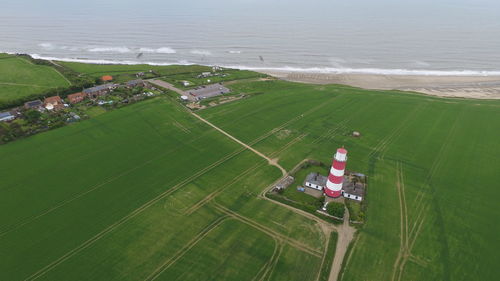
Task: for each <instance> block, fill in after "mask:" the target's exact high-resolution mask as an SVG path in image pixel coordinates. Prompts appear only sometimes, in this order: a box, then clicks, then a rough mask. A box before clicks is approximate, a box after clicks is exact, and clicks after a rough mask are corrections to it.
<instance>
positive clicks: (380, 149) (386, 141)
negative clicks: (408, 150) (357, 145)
mask: <svg viewBox="0 0 500 281" xmlns="http://www.w3.org/2000/svg"><path fill="white" fill-rule="evenodd" d="M422 109H423V105H422V104H420V105H418V106H416V107H415V108H414V109H413V110H412V111H411V112H410V114H408V115H407V116H406V118H405V119H404V120H403V121H402V122H401V124H400V125H399V126H398V127H396V128H395V129H394V130H392V132H391V133H390V134H389V135H387V136H385V137H384V138H383V139H382V140H381V141H380V142H379V143H378V144H377V145H376V146H375V147H374V148H373V149H372V151H371V152H370V153H369V154H368V157H373V156H377V157H378V158H379V159H384V157H385V154H386V149H387V147H388V146H389V145H390V144H391V143H392V142H393V141H394V139H396V138H398V137H399V136H400V135H401V134H402V133H403V130H404V129H405V128H406V126H407V125H408V121H409V120H411V119H412V118H413V117H414V116H415V115H416V114H417V113H418V112H419V111H421V110H422Z"/></svg>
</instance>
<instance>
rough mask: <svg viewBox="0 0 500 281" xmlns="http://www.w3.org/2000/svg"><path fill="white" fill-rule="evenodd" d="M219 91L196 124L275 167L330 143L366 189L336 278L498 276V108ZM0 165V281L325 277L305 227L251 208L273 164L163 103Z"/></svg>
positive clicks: (5, 152) (99, 69)
mask: <svg viewBox="0 0 500 281" xmlns="http://www.w3.org/2000/svg"><path fill="white" fill-rule="evenodd" d="M66 66H69V64H66ZM71 67H72V68H73V69H74V70H77V71H79V72H83V73H86V74H87V75H95V76H96V77H98V76H99V75H101V74H114V73H128V74H130V73H135V72H136V71H137V70H138V69H140V68H137V66H126V67H124V66H94V65H93V66H90V65H83V64H74V65H72V66H71ZM120 67H123V68H120ZM148 67H149V66H148ZM166 69H167V68H166ZM144 70H145V69H144ZM184 70H186V71H187V72H188V70H189V69H184ZM184 70H183V69H182V67H177V68H176V70H175V71H177V73H182V71H184ZM113 71H114V72H113ZM164 71H165V72H164V74H165V75H167V74H168V71H167V70H164ZM172 71H174V70H173V68H172ZM110 72H111V73H110ZM171 74H173V72H172V73H171ZM229 87H231V88H232V89H233V90H234V91H235V92H244V93H249V94H250V95H249V97H248V98H246V99H241V100H238V101H235V102H232V103H226V104H223V105H219V106H217V107H212V108H208V109H205V110H201V111H198V112H197V113H198V114H200V115H201V116H202V117H204V118H206V119H208V120H209V121H211V122H213V123H214V124H216V125H217V126H219V127H220V128H222V129H224V130H225V131H227V132H229V133H231V134H232V135H234V136H236V137H237V138H238V139H240V140H242V141H244V142H246V143H250V144H252V146H253V147H254V148H256V149H258V150H259V151H260V152H262V153H264V154H265V155H267V156H268V157H270V158H273V159H278V160H279V163H280V164H281V165H282V166H284V167H285V168H286V169H287V170H290V169H292V168H293V167H294V166H296V165H297V164H298V163H299V162H301V161H302V160H304V159H306V158H309V159H315V160H318V161H321V162H323V163H330V161H331V157H332V154H333V152H334V151H335V149H336V148H338V147H339V146H342V145H344V146H345V147H346V148H347V149H348V151H349V161H348V164H347V169H349V170H353V171H357V172H361V173H364V174H366V175H367V176H368V194H367V199H366V200H367V201H366V204H367V212H366V223H365V224H364V225H363V226H362V227H361V229H360V230H359V231H358V234H357V236H356V239H355V240H354V244H353V246H352V248H351V251H350V252H349V253H350V254H349V255H348V257H347V258H346V259H345V260H344V265H345V267H344V269H343V275H342V280H496V279H497V277H498V276H500V271H499V270H500V269H498V268H497V267H496V264H497V263H498V261H499V258H498V257H499V255H498V252H499V251H500V238H499V237H498V235H497V234H498V233H500V226H498V225H497V224H496V223H495V222H496V221H497V217H498V216H499V215H500V207H499V205H498V203H497V202H496V200H495V199H496V196H497V195H500V191H499V190H498V188H496V187H497V186H498V181H499V180H500V174H499V173H498V168H499V167H500V141H499V140H500V135H499V133H498V132H500V102H498V101H477V100H460V99H439V98H431V97H428V96H423V95H417V94H409V93H399V92H382V91H368V90H361V89H355V88H351V87H347V86H337V85H328V86H324V85H322V86H317V85H306V84H298V83H290V82H284V81H253V82H252V81H245V82H241V83H234V84H231V85H230V86H229ZM251 94H255V95H251ZM354 130H356V131H360V132H361V134H362V137H361V138H353V137H351V136H350V134H351V132H352V131H354ZM0 159H2V160H3V161H2V162H0V280H9V281H11V280H35V279H36V280H48V281H49V280H50V281H53V280H287V281H288V280H297V281H302V280H318V278H321V280H325V272H328V270H329V268H330V265H331V260H332V259H333V256H332V252H328V251H326V252H325V249H326V248H327V246H328V245H327V243H326V242H327V240H328V237H329V234H327V233H325V232H323V231H321V229H320V228H319V227H318V225H317V222H315V221H313V220H311V219H310V218H308V217H305V216H302V215H300V214H298V213H296V212H294V211H292V210H289V209H287V208H285V207H283V206H280V205H278V204H276V203H274V202H271V201H269V200H265V199H264V198H262V197H261V196H260V195H261V193H262V192H263V191H264V190H265V188H267V187H268V186H269V185H270V184H271V183H273V182H274V181H276V180H277V179H279V178H280V176H281V172H280V171H279V170H278V169H277V168H276V167H273V166H270V165H268V163H267V162H266V161H265V160H264V159H263V158H260V157H259V156H257V155H256V154H254V153H253V152H251V151H249V150H245V149H244V148H243V147H242V146H241V145H239V144H238V143H236V142H234V141H232V140H231V139H229V138H228V137H226V136H225V135H223V134H221V133H220V132H218V131H217V130H215V129H213V128H212V127H210V126H208V125H207V124H205V123H203V122H201V121H200V120H199V119H197V118H195V117H194V116H192V115H191V114H190V113H189V112H187V111H186V110H185V109H184V108H183V107H182V106H181V105H179V104H178V103H177V102H176V101H174V100H173V99H171V98H169V97H165V96H164V97H158V98H154V99H150V100H147V101H143V102H140V103H136V104H133V105H130V106H127V107H124V108H121V109H118V110H113V111H110V112H106V113H103V114H100V112H96V113H95V117H94V118H91V119H89V120H86V121H82V122H78V123H75V124H72V125H70V126H66V127H63V128H59V129H56V130H52V131H48V132H45V133H40V134H37V135H35V136H32V137H29V138H26V139H22V140H18V141H15V142H12V143H9V144H6V145H2V146H0ZM332 237H334V238H333V239H336V235H333V236H332ZM328 248H329V249H330V251H332V248H333V245H332V244H331V243H330V246H329V247H328ZM323 260H326V261H327V262H323Z"/></svg>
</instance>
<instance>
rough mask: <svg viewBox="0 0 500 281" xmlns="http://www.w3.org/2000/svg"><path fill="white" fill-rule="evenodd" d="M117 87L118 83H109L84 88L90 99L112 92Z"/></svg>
mask: <svg viewBox="0 0 500 281" xmlns="http://www.w3.org/2000/svg"><path fill="white" fill-rule="evenodd" d="M116 87H118V85H117V84H113V83H108V84H104V85H99V86H95V87H92V88H88V89H85V90H83V93H84V94H86V95H87V97H89V98H90V99H95V98H97V97H100V96H104V95H106V94H108V93H110V92H112V91H113V90H114V89H116Z"/></svg>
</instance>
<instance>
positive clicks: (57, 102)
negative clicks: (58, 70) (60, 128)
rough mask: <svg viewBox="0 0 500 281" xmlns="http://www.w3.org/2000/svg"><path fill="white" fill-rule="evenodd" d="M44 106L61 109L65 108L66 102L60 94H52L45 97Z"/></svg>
mask: <svg viewBox="0 0 500 281" xmlns="http://www.w3.org/2000/svg"><path fill="white" fill-rule="evenodd" d="M43 107H45V109H47V110H59V109H62V108H64V102H63V100H62V99H61V97H60V96H52V97H48V98H45V100H44V101H43Z"/></svg>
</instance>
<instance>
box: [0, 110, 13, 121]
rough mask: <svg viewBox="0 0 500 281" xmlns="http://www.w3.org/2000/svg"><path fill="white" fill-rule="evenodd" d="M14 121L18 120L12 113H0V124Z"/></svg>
mask: <svg viewBox="0 0 500 281" xmlns="http://www.w3.org/2000/svg"><path fill="white" fill-rule="evenodd" d="M14 119H16V116H15V115H12V114H11V113H10V112H8V111H6V112H0V122H2V121H4V122H6V121H12V120H14Z"/></svg>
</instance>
